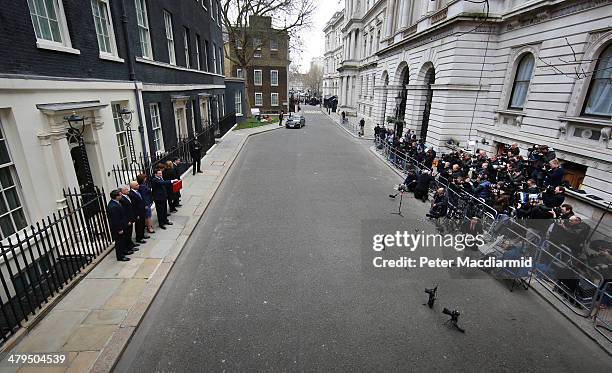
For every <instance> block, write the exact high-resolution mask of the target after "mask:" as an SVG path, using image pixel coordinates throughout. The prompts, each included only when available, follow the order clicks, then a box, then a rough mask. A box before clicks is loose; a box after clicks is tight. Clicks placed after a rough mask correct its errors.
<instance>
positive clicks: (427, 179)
mask: <svg viewBox="0 0 612 373" xmlns="http://www.w3.org/2000/svg"><path fill="white" fill-rule="evenodd" d="M433 181H434V178H433V176H431V172H430V171H429V170H424V171H423V172H421V174H420V175H419V177H417V181H416V185H415V186H414V198H416V199H420V200H421V201H423V202H425V200H427V197H428V196H427V193H428V192H429V186H430V185H431V183H433Z"/></svg>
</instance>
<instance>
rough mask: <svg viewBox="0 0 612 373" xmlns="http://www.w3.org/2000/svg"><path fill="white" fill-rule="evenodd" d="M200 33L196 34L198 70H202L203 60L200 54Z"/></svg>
mask: <svg viewBox="0 0 612 373" xmlns="http://www.w3.org/2000/svg"><path fill="white" fill-rule="evenodd" d="M200 43H201V42H200V35H197V34H196V66H197V67H198V70H202V60H201V58H202V57H201V56H200Z"/></svg>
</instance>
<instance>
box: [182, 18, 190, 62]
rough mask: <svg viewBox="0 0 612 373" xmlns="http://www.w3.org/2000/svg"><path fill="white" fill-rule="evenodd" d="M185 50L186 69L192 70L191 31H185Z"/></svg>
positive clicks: (186, 29)
mask: <svg viewBox="0 0 612 373" xmlns="http://www.w3.org/2000/svg"><path fill="white" fill-rule="evenodd" d="M183 49H184V50H185V67H186V68H188V69H190V68H191V54H190V53H189V29H188V28H187V27H185V29H184V30H183Z"/></svg>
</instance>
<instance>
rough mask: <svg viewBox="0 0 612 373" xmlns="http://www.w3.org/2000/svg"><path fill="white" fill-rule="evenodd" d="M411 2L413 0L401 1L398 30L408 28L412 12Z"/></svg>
mask: <svg viewBox="0 0 612 373" xmlns="http://www.w3.org/2000/svg"><path fill="white" fill-rule="evenodd" d="M413 1H414V0H404V1H402V7H401V11H400V26H399V28H400V29H402V28H404V27H408V26H410V12H411V11H412V2H413Z"/></svg>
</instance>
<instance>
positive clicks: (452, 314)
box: [442, 307, 461, 321]
mask: <svg viewBox="0 0 612 373" xmlns="http://www.w3.org/2000/svg"><path fill="white" fill-rule="evenodd" d="M442 313H443V314H445V315H449V316H450V317H451V320H454V321H456V320H458V319H459V315H461V314H460V313H459V311H457V310H452V311H451V310H449V309H448V308H446V307H445V308H444V309H443V310H442Z"/></svg>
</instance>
